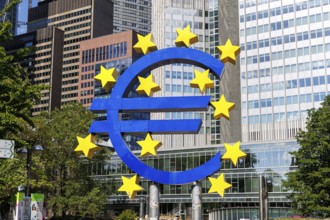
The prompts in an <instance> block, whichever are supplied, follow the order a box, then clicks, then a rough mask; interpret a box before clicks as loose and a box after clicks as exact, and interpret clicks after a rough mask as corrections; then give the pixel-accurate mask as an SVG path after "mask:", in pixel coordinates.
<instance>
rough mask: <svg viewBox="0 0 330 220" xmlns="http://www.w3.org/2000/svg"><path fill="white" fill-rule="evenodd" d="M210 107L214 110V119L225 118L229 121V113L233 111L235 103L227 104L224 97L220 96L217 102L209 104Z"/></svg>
mask: <svg viewBox="0 0 330 220" xmlns="http://www.w3.org/2000/svg"><path fill="white" fill-rule="evenodd" d="M211 105H212V106H213V107H214V108H215V111H214V118H215V119H219V118H220V117H225V118H227V119H228V120H229V111H231V110H233V108H234V107H235V103H233V102H227V101H226V98H225V96H224V95H222V96H221V98H220V100H219V101H217V102H211Z"/></svg>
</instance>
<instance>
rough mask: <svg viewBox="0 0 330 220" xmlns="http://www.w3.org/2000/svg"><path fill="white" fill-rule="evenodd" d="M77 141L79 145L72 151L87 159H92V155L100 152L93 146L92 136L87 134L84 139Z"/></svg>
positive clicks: (79, 138) (93, 138)
mask: <svg viewBox="0 0 330 220" xmlns="http://www.w3.org/2000/svg"><path fill="white" fill-rule="evenodd" d="M77 139H78V143H79V144H78V146H77V147H76V149H74V151H82V152H83V153H84V155H85V156H86V157H87V158H88V159H92V158H93V154H94V153H95V152H96V151H99V150H101V148H100V147H98V146H97V145H96V144H94V142H95V136H92V134H89V135H88V136H87V137H85V138H81V137H77Z"/></svg>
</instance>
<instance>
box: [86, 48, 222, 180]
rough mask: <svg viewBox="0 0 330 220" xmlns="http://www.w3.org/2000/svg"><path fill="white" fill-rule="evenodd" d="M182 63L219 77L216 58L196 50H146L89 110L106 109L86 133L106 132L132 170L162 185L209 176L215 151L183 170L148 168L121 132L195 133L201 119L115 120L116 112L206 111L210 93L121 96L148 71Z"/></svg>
mask: <svg viewBox="0 0 330 220" xmlns="http://www.w3.org/2000/svg"><path fill="white" fill-rule="evenodd" d="M171 63H186V64H192V65H195V66H199V67H201V68H204V69H210V70H211V72H212V73H213V74H214V75H215V76H216V77H218V78H221V75H222V70H223V67H224V66H223V64H222V63H221V62H220V61H219V60H217V59H216V58H214V57H212V56H210V55H209V54H207V53H204V52H202V51H199V50H194V49H190V48H168V49H162V50H158V51H155V52H152V53H149V54H147V55H145V56H143V57H142V58H140V59H139V60H137V61H136V62H134V63H133V64H132V65H131V66H130V67H129V68H127V69H126V71H125V72H124V73H123V75H122V76H121V77H120V78H119V79H118V82H117V83H116V85H115V86H114V88H113V90H112V93H111V96H110V98H109V99H95V100H94V101H93V103H92V105H91V108H90V110H91V111H93V112H107V119H106V120H104V121H94V122H93V123H92V125H91V127H90V130H89V132H90V133H106V134H108V135H109V137H110V139H111V142H112V144H113V146H114V148H115V150H116V152H117V154H118V156H119V157H120V158H121V160H122V161H123V162H124V163H125V164H126V165H127V166H128V167H129V168H130V169H131V170H133V171H134V172H136V173H137V174H139V175H140V176H143V177H144V178H146V179H149V180H151V181H154V182H158V183H162V184H174V185H175V184H187V183H191V182H194V181H198V180H201V179H204V178H205V177H207V176H211V175H212V174H213V173H215V172H216V171H218V170H219V169H220V167H221V156H220V152H218V153H217V154H216V155H215V156H214V157H213V158H211V159H210V160H209V161H207V162H206V163H204V164H203V165H201V166H199V167H196V168H193V169H191V170H187V171H176V172H168V171H163V170H158V169H155V168H153V167H150V166H148V165H146V164H145V163H143V162H142V161H140V160H139V159H138V158H137V157H136V156H135V155H134V154H133V153H132V152H131V151H130V149H129V148H128V147H127V144H126V142H125V140H124V139H123V137H122V133H148V132H150V133H156V134H178V133H184V134H187V133H190V134H194V133H198V131H199V129H200V127H201V124H202V120H201V119H184V120H128V121H122V120H120V119H119V112H121V111H133V112H138V111H140V112H172V111H175V112H180V111H207V109H208V105H209V102H210V99H211V97H210V96H191V97H161V98H124V97H125V96H127V94H128V92H129V91H130V89H131V88H132V86H133V85H134V83H135V82H136V80H137V76H144V75H145V74H146V73H148V72H150V71H151V70H153V69H155V68H157V67H160V66H163V65H167V64H171Z"/></svg>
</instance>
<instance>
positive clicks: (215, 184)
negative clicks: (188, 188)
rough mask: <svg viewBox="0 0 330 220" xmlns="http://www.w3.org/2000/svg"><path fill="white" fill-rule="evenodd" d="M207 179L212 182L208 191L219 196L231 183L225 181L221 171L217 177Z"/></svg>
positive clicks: (222, 194)
mask: <svg viewBox="0 0 330 220" xmlns="http://www.w3.org/2000/svg"><path fill="white" fill-rule="evenodd" d="M208 179H209V180H210V182H211V184H212V186H211V188H210V190H209V192H208V193H213V192H216V193H218V194H219V195H220V196H221V197H223V196H224V193H225V190H226V189H228V188H230V187H231V184H229V183H227V182H225V176H224V174H223V173H222V174H221V175H220V176H218V178H212V177H209V178H208Z"/></svg>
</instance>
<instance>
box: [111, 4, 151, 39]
mask: <svg viewBox="0 0 330 220" xmlns="http://www.w3.org/2000/svg"><path fill="white" fill-rule="evenodd" d="M113 2H114V16H113V32H114V33H118V32H122V31H127V30H134V31H136V32H137V33H139V34H141V35H147V34H149V33H150V31H151V0H126V1H123V0H114V1H113Z"/></svg>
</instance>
